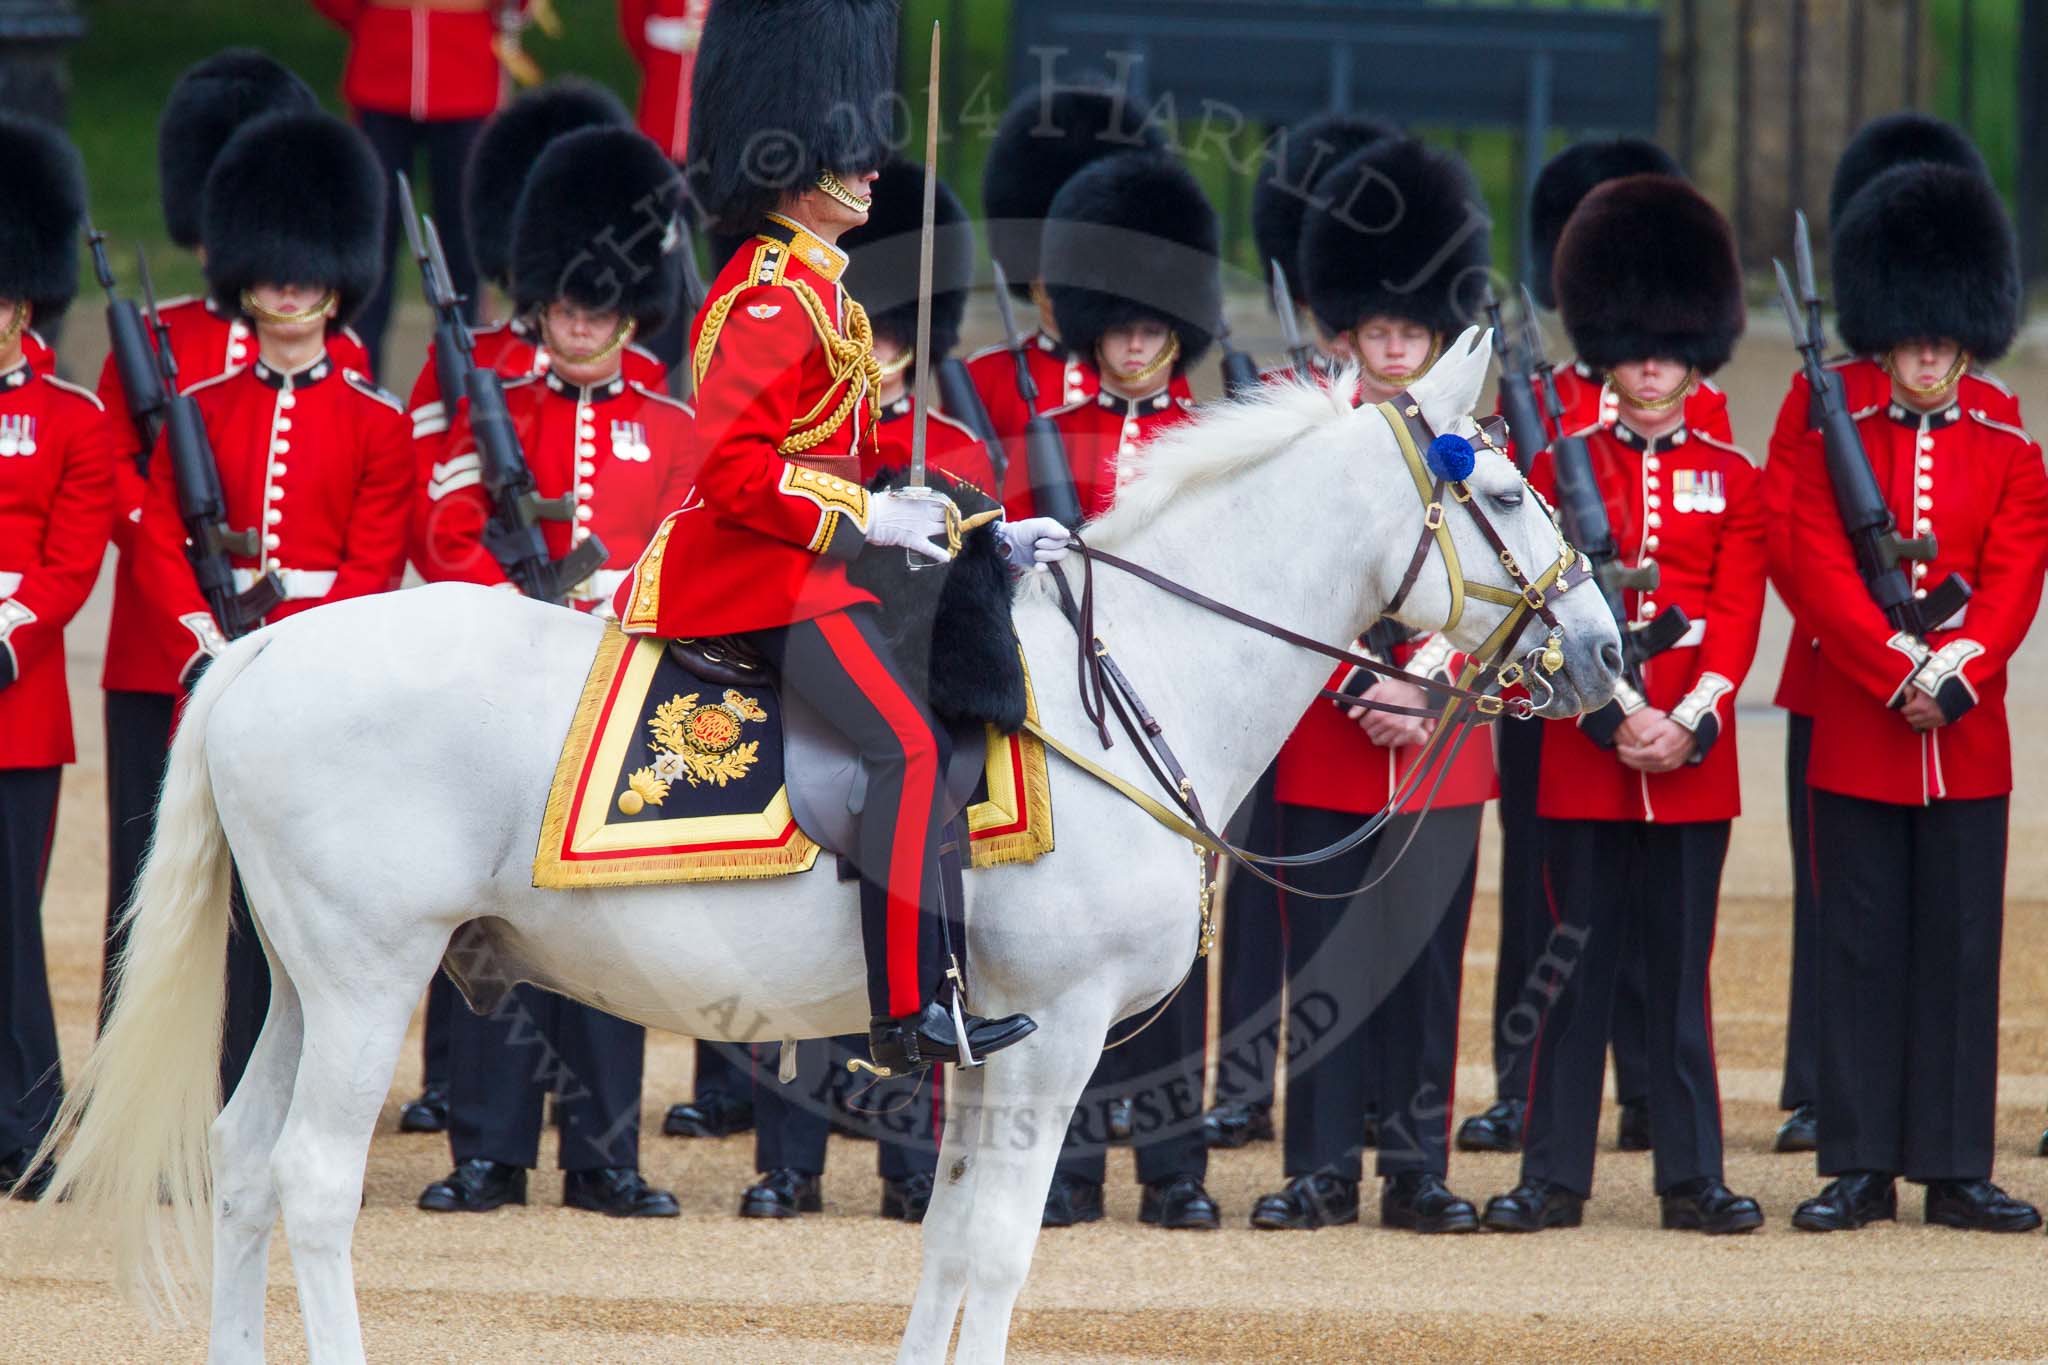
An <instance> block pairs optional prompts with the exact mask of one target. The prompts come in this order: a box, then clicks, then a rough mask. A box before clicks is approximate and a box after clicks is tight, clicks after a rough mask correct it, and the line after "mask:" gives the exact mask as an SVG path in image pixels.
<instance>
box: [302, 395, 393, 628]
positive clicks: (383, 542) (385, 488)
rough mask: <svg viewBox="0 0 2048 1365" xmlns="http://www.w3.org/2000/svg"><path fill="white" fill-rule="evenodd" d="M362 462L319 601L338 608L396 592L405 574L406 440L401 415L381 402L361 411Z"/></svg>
mask: <svg viewBox="0 0 2048 1365" xmlns="http://www.w3.org/2000/svg"><path fill="white" fill-rule="evenodd" d="M366 406H367V407H368V408H369V415H368V416H367V417H366V418H365V419H364V420H363V430H362V436H361V438H360V439H361V440H362V443H363V444H362V462H361V466H360V468H359V471H358V473H357V475H356V492H355V498H354V500H353V501H352V502H351V503H350V504H349V509H348V530H347V531H346V532H345V533H344V536H343V539H342V550H341V564H340V566H339V567H338V568H336V570H335V573H334V587H333V589H332V590H330V591H329V592H328V594H327V596H326V598H325V599H324V600H326V601H329V602H339V601H342V600H343V599H345V598H350V597H365V596H368V595H369V594H370V593H373V592H389V591H390V590H392V589H393V588H396V587H397V586H398V583H399V579H400V578H401V577H402V576H403V575H404V572H405V542H406V527H407V522H408V519H409V518H410V516H411V515H412V487H413V479H412V469H413V466H412V439H411V435H412V434H411V431H410V429H409V427H408V426H407V424H406V420H405V414H404V413H402V412H400V411H398V409H397V408H395V407H392V406H388V405H386V404H385V403H384V402H383V401H381V400H371V401H370V402H368V403H367V405H366Z"/></svg>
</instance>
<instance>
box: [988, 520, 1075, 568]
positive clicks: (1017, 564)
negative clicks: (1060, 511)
mask: <svg viewBox="0 0 2048 1365" xmlns="http://www.w3.org/2000/svg"><path fill="white" fill-rule="evenodd" d="M1002 530H1003V558H1004V559H1006V560H1008V561H1009V563H1010V567H1011V568H1013V569H1015V570H1016V571H1017V572H1018V573H1029V572H1031V571H1032V570H1033V569H1043V568H1044V567H1045V566H1046V565H1048V564H1057V563H1059V562H1060V561H1061V560H1063V559H1065V558H1066V557H1067V554H1068V551H1069V550H1070V548H1071V547H1072V546H1073V543H1074V533H1073V532H1072V531H1069V530H1068V529H1067V528H1066V527H1065V526H1063V525H1061V524H1060V522H1059V520H1058V519H1057V518H1055V517H1026V518H1025V519H1024V520H1022V521H1006V522H1004V523H1003V527H1002Z"/></svg>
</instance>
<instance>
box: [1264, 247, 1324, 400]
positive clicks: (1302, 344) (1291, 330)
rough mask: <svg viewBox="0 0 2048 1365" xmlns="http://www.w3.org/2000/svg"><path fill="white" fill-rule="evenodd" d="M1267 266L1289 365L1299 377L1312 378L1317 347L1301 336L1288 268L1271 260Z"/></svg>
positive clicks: (1299, 318) (1274, 308) (1299, 319)
mask: <svg viewBox="0 0 2048 1365" xmlns="http://www.w3.org/2000/svg"><path fill="white" fill-rule="evenodd" d="M1266 264H1267V266H1268V273H1269V274H1270V275H1271V276H1272V283H1273V311H1274V312H1275V313H1276V314H1278V315H1279V317H1280V338H1281V344H1282V345H1284V346H1286V348H1287V363H1288V364H1289V365H1290V366H1292V367H1293V369H1294V373H1295V374H1296V375H1297V376H1298V377H1300V378H1302V379H1307V378H1310V377H1311V376H1312V375H1314V373H1315V363H1316V352H1315V347H1313V346H1311V345H1309V344H1308V341H1307V339H1306V338H1304V337H1303V336H1302V334H1301V317H1300V315H1299V314H1298V313H1296V312H1295V308H1294V291H1293V290H1292V289H1290V288H1288V285H1287V268H1286V267H1285V266H1283V265H1281V264H1280V262H1278V261H1270V260H1269V261H1268V262H1267V263H1266Z"/></svg>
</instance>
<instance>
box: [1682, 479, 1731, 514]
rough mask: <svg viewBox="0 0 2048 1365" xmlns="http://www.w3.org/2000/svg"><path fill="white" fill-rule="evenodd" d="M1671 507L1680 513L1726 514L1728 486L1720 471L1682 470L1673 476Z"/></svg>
mask: <svg viewBox="0 0 2048 1365" xmlns="http://www.w3.org/2000/svg"><path fill="white" fill-rule="evenodd" d="M1671 506H1672V508H1673V509H1674V510H1676V511H1679V512H1725V511H1727V510H1728V486H1727V483H1726V482H1725V481H1724V479H1723V477H1722V474H1721V471H1720V470H1718V469H1680V470H1675V471H1673V473H1672V475H1671Z"/></svg>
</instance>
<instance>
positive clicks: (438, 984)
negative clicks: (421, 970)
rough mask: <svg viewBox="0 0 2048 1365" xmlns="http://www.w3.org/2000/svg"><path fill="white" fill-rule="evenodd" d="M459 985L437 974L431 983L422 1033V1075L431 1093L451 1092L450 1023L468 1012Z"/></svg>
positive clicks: (440, 973)
mask: <svg viewBox="0 0 2048 1365" xmlns="http://www.w3.org/2000/svg"><path fill="white" fill-rule="evenodd" d="M468 1008H469V1006H467V1005H465V1004H464V1003H462V1000H461V997H460V995H459V993H458V992H457V991H456V989H455V983H454V982H452V981H450V980H449V979H448V975H447V973H445V972H440V971H437V972H435V973H434V979H433V980H432V981H429V982H428V983H427V1018H426V1023H425V1026H424V1027H423V1028H422V1029H421V1031H420V1064H421V1067H420V1076H421V1078H422V1085H423V1088H424V1089H427V1090H439V1091H441V1092H442V1093H444V1094H445V1093H447V1090H448V1074H449V1073H448V1048H449V1042H448V1027H449V1025H448V1021H449V1020H450V1019H452V1018H454V1017H455V1012H456V1011H457V1010H467V1009H468Z"/></svg>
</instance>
